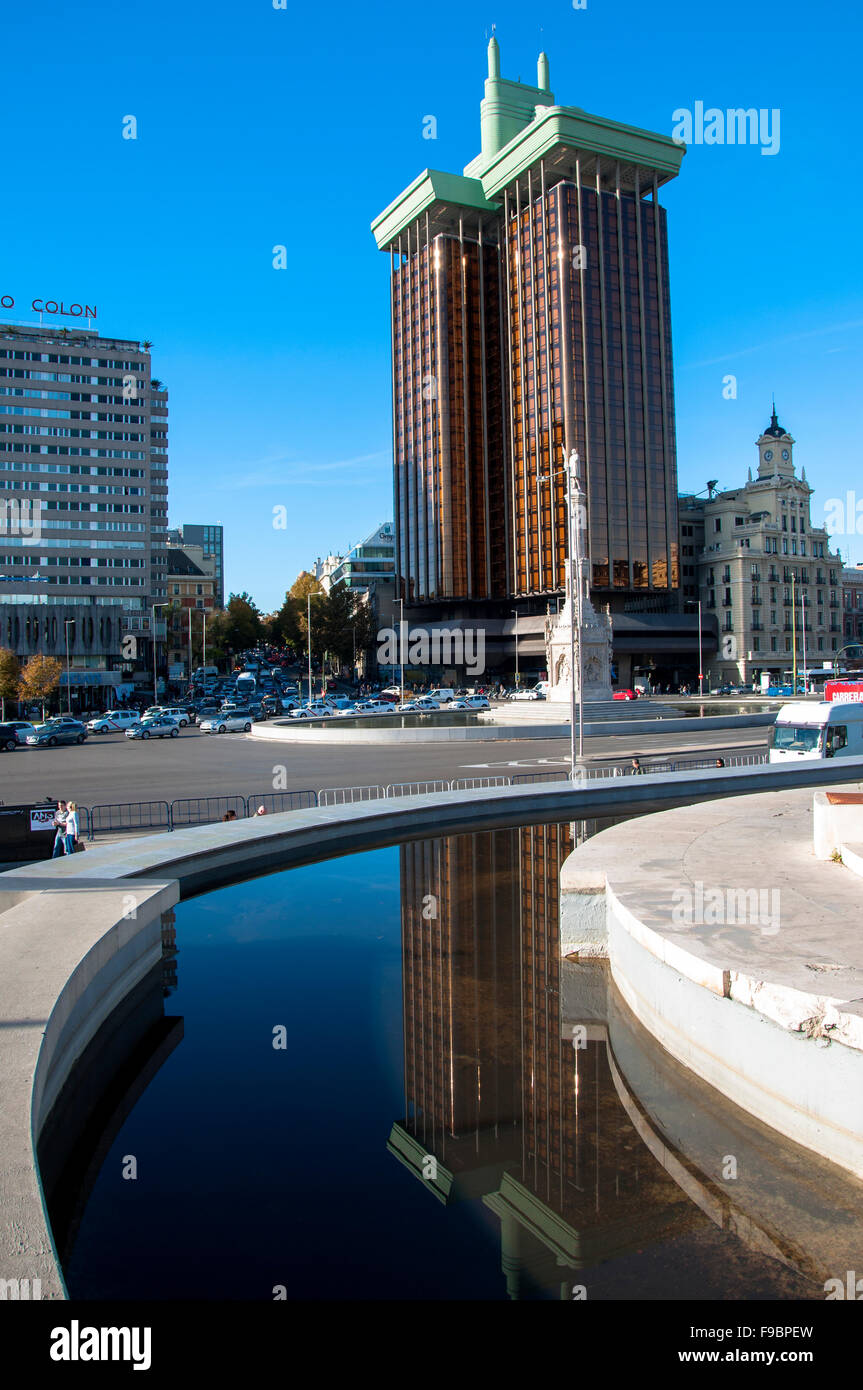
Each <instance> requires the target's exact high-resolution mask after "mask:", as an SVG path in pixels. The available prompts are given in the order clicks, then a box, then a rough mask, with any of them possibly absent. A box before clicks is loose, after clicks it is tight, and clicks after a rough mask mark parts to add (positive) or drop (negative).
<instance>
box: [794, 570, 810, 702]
mask: <svg viewBox="0 0 863 1390" xmlns="http://www.w3.org/2000/svg"><path fill="white" fill-rule="evenodd" d="M800 636H801V640H802V642H803V694H804V695H808V694H809V678H808V676H807V674H806V590H805V589H801V590H800ZM794 693H795V695H796V694H797V691H796V690H795V692H794Z"/></svg>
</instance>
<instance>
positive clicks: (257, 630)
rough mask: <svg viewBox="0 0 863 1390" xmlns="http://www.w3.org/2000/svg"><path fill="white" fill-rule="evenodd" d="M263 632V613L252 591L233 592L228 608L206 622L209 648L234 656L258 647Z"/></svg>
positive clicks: (213, 651) (218, 652)
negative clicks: (249, 592) (250, 592)
mask: <svg viewBox="0 0 863 1390" xmlns="http://www.w3.org/2000/svg"><path fill="white" fill-rule="evenodd" d="M262 636H263V625H262V623H261V614H260V611H259V609H258V606H257V604H256V603H255V601H254V599H253V598H252V596H251V594H247V593H242V594H231V596H230V598H229V599H228V606H227V608H225V609H224V611H223V612H221V613H216V615H215V616H214V617H213V618H211V619H210V621H209V622H208V623H207V652H208V655H209V653H211V652H212V654H213V655H214V656H216V657H226V656H228V655H229V654H230V655H231V656H234V655H236V653H237V652H243V651H247V650H248V649H249V648H251V647H256V646H257V645H258V643H259V642H260V641H261V638H262Z"/></svg>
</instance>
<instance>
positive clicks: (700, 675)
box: [683, 598, 704, 699]
mask: <svg viewBox="0 0 863 1390" xmlns="http://www.w3.org/2000/svg"><path fill="white" fill-rule="evenodd" d="M687 604H693V605H694V606H695V607H696V608H697V609H698V698H699V699H701V698H702V696H703V694H704V655H703V652H702V645H701V599H700V598H687V599H684V600H683V605H684V607H686V605H687Z"/></svg>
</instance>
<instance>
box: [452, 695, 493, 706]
mask: <svg viewBox="0 0 863 1390" xmlns="http://www.w3.org/2000/svg"><path fill="white" fill-rule="evenodd" d="M459 703H460V704H461V705H463V706H464V707H465V708H466V709H491V704H490V702H489V699H488V696H487V695H465V697H464V699H463V700H461V701H459Z"/></svg>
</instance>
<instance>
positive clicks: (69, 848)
mask: <svg viewBox="0 0 863 1390" xmlns="http://www.w3.org/2000/svg"><path fill="white" fill-rule="evenodd" d="M64 835H65V840H66V853H67V854H74V853H75V846H76V845H77V843H78V805H77V802H75V801H70V802H69V814H68V815H67V817H66V824H65V827H64Z"/></svg>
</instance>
